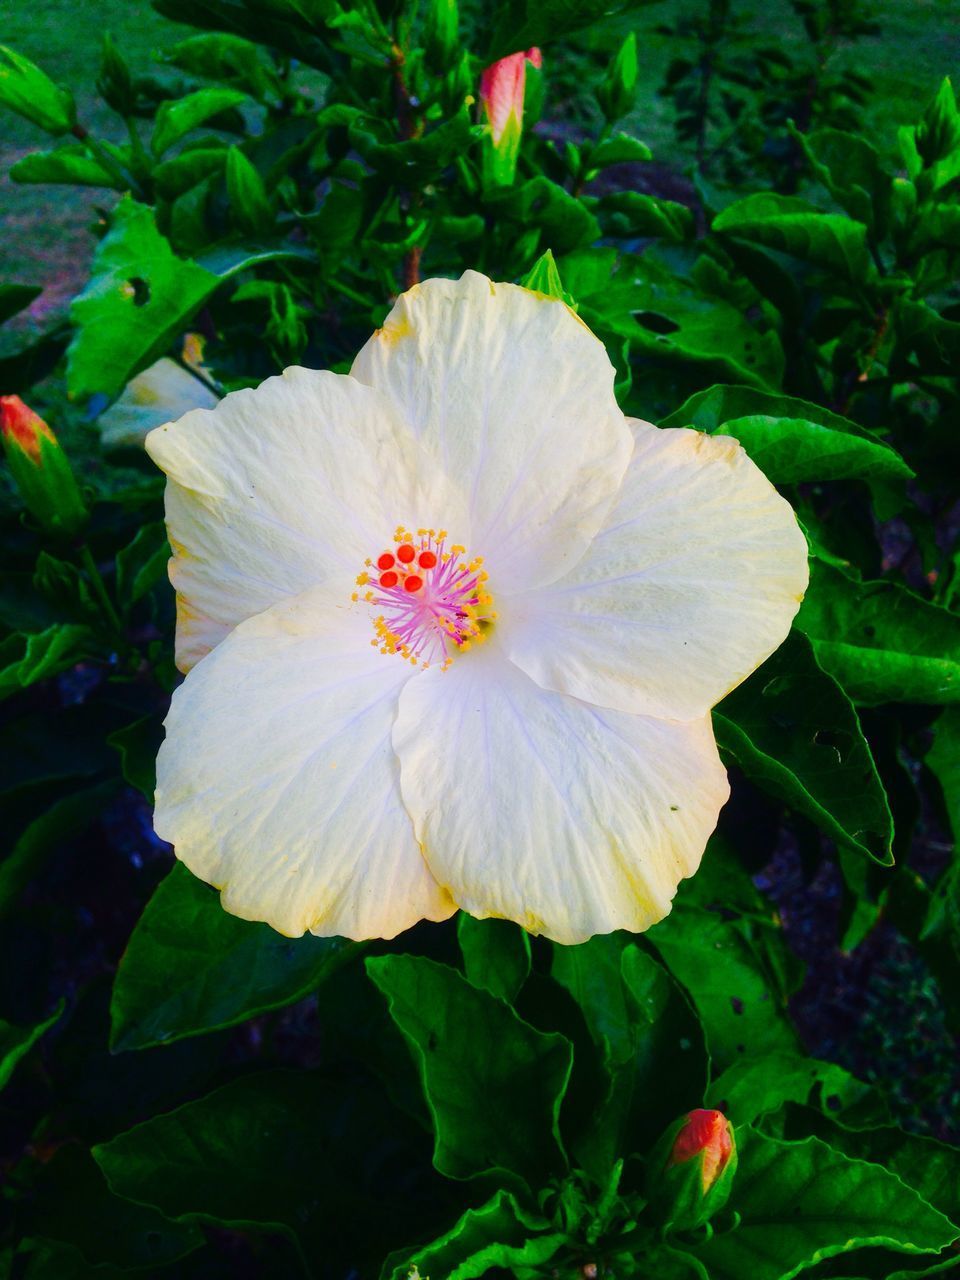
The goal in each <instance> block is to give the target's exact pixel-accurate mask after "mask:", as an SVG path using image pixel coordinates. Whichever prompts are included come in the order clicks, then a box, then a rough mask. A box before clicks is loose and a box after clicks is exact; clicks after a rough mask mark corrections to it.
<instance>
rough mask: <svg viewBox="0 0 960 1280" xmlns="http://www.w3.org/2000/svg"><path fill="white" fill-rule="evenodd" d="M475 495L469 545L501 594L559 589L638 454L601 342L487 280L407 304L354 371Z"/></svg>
mask: <svg viewBox="0 0 960 1280" xmlns="http://www.w3.org/2000/svg"><path fill="white" fill-rule="evenodd" d="M351 374H352V376H353V377H354V378H357V379H359V380H360V381H361V382H363V383H367V384H369V385H370V386H372V387H376V388H377V389H378V390H380V391H382V392H383V393H384V394H385V395H388V396H389V397H390V398H391V399H392V400H393V402H394V403H395V404H396V405H397V407H398V409H399V410H400V411H401V412H402V413H403V415H404V416H405V418H406V420H407V421H408V422H409V423H410V424H411V426H412V428H413V431H414V434H415V436H416V438H417V441H418V443H419V446H420V456H421V457H422V458H424V459H425V460H426V459H429V460H430V461H431V463H432V465H433V466H437V467H440V468H441V469H442V470H443V471H444V472H445V473H446V474H447V475H448V476H449V477H450V478H451V479H452V480H453V482H454V483H455V484H456V485H457V486H458V488H459V489H460V490H461V491H462V492H463V493H464V494H465V495H466V498H467V502H468V507H469V515H468V519H467V521H466V522H465V524H464V525H463V526H460V525H458V526H457V528H456V531H457V533H458V535H459V536H461V537H463V538H464V539H465V540H467V541H469V544H470V546H471V547H472V548H473V549H474V550H476V551H480V552H482V554H483V556H484V557H485V559H486V561H487V563H488V565H489V567H490V572H491V575H492V577H493V578H494V579H495V581H496V583H497V585H498V587H499V589H500V590H503V591H508V592H510V591H520V590H525V589H527V588H529V587H532V586H536V585H540V584H543V583H548V582H551V581H552V580H553V579H554V578H556V577H558V576H559V575H560V574H562V573H564V572H566V571H567V570H568V569H569V568H571V567H572V566H573V565H574V564H575V563H576V561H577V560H578V559H579V558H580V556H581V555H582V554H583V552H584V550H585V549H586V547H587V546H588V544H589V543H590V541H591V539H592V538H593V537H594V535H595V534H596V532H597V530H598V529H599V528H600V526H601V524H602V522H603V520H604V517H605V516H606V514H607V512H608V510H609V508H610V504H611V503H612V502H613V500H614V497H615V495H616V493H617V490H618V488H619V486H620V483H621V481H622V479H623V475H624V472H625V470H626V467H627V463H628V462H629V459H630V455H631V453H632V451H633V441H632V438H631V433H630V430H629V428H628V427H627V425H626V422H625V419H624V417H623V414H622V413H621V411H620V409H619V408H618V406H617V402H616V399H615V397H614V394H613V382H614V370H613V366H612V365H611V363H610V361H609V359H608V357H607V354H606V351H605V349H604V346H603V344H602V343H601V342H600V341H599V339H597V338H596V337H594V335H593V334H592V333H591V332H590V330H589V329H588V328H587V327H586V325H584V324H583V322H582V321H581V320H580V319H579V318H578V317H577V316H576V315H575V314H574V313H573V312H572V311H571V310H570V308H569V307H568V306H567V305H566V304H565V303H563V302H560V301H557V300H556V299H552V298H545V297H544V296H543V295H542V294H537V293H534V292H532V291H531V290H529V289H523V288H521V287H520V286H519V285H513V284H494V283H493V282H492V281H491V280H489V279H487V277H486V276H483V275H480V274H478V273H477V272H476V271H467V272H466V273H465V274H464V275H463V276H462V277H461V278H460V279H459V280H427V281H425V282H424V283H423V284H420V285H417V286H415V287H414V288H413V289H411V290H409V292H407V293H405V294H403V295H402V296H401V297H400V298H399V300H398V301H397V303H396V305H395V307H394V308H393V310H392V311H391V313H390V315H389V316H388V317H387V320H386V321H385V323H384V325H383V328H382V329H380V330H378V332H377V333H376V334H374V336H373V337H372V338H371V339H370V341H369V342H367V344H366V346H364V348H363V349H362V350H361V352H360V354H359V355H358V356H357V358H356V360H355V361H354V364H353V368H352V370H351Z"/></svg>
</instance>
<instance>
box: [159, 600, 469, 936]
mask: <svg viewBox="0 0 960 1280" xmlns="http://www.w3.org/2000/svg"><path fill="white" fill-rule="evenodd" d="M369 635H370V631H369V622H368V620H367V619H366V618H365V617H363V616H361V615H358V614H357V613H355V612H353V611H351V610H348V609H343V608H339V609H338V608H337V607H336V605H335V602H334V601H333V600H332V599H331V597H330V595H329V594H328V593H327V592H325V591H323V590H319V591H313V592H307V593H305V594H304V595H302V596H299V597H296V598H295V599H293V600H291V601H287V602H285V603H284V604H282V605H279V606H277V607H276V608H275V609H271V610H269V611H268V612H266V613H264V614H262V615H260V616H259V617H257V618H253V619H250V620H249V621H247V622H244V623H242V624H241V625H240V626H239V627H237V628H236V629H235V630H234V631H233V632H232V633H231V635H229V636H228V637H227V639H226V640H224V641H223V643H222V644H220V645H218V647H217V649H216V650H215V651H214V652H213V653H211V654H210V655H209V656H208V657H207V658H205V659H204V661H203V662H201V663H200V664H199V665H198V666H197V668H196V669H195V670H194V671H193V672H192V673H191V675H190V678H189V679H188V681H187V682H186V684H184V685H183V686H182V687H181V688H180V689H179V690H178V691H177V692H176V694H175V695H174V698H173V705H172V706H171V709H170V714H169V716H168V718H167V726H166V727H167V738H166V741H165V743H164V745H163V747H162V748H161V750H160V755H159V757H158V760H157V798H156V816H155V825H156V829H157V832H158V833H159V834H160V835H161V836H162V837H163V838H164V839H166V840H169V841H170V842H171V843H172V844H173V845H174V848H175V851H176V854H177V856H178V857H179V858H180V859H181V861H183V862H184V863H185V864H186V866H187V867H189V869H190V870H191V871H192V872H193V873H194V874H195V875H197V876H199V877H200V878H201V879H202V880H206V881H207V882H208V883H209V884H213V885H215V886H217V887H218V888H219V889H221V891H222V892H221V901H222V902H223V905H224V907H225V908H226V909H227V910H228V911H230V912H232V913H233V914H234V915H237V916H241V917H242V918H244V919H247V920H262V921H265V922H266V923H268V924H270V925H272V926H273V928H275V929H277V930H278V931H279V932H280V933H283V934H286V935H288V936H290V937H299V936H300V935H301V934H303V933H304V932H306V931H308V930H309V931H310V932H312V933H316V934H320V935H323V936H330V935H338V936H341V937H348V938H355V939H361V938H392V937H394V936H395V935H396V934H398V933H400V932H401V931H402V930H404V929H408V928H410V927H411V926H412V925H414V924H416V923H417V921H419V920H423V919H427V920H443V919H446V918H447V917H448V916H450V915H452V914H453V912H454V911H455V910H456V907H455V905H454V903H453V902H452V900H451V899H450V897H449V895H448V894H447V893H446V892H445V891H444V890H443V889H441V888H440V886H439V885H438V884H437V882H436V881H435V880H434V878H433V876H432V875H431V874H430V871H429V870H428V868H427V865H426V863H425V862H424V859H423V857H422V855H421V853H420V849H419V847H418V845H417V842H416V840H415V839H414V835H413V830H412V826H411V823H410V819H409V817H408V816H407V813H406V811H405V809H404V807H403V804H402V802H401V799H400V790H399V779H398V773H399V770H398V766H397V762H396V758H395V756H394V754H393V751H392V749H391V745H390V730H391V725H392V722H393V718H394V714H395V710H396V701H397V696H398V693H399V690H400V688H401V687H402V685H403V683H404V681H405V680H407V679H408V678H409V668H405V667H403V666H402V665H401V664H399V663H393V662H386V661H384V660H383V658H382V657H381V656H380V654H378V653H377V652H376V651H375V650H373V649H372V648H371V647H370V644H369Z"/></svg>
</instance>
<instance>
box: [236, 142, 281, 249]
mask: <svg viewBox="0 0 960 1280" xmlns="http://www.w3.org/2000/svg"><path fill="white" fill-rule="evenodd" d="M226 180H227V199H228V200H229V202H230V208H231V214H232V218H233V222H234V225H235V226H236V227H237V229H238V230H239V231H240V232H241V234H244V235H253V236H256V235H264V234H265V233H266V232H268V231H269V230H270V227H271V226H272V225H273V210H272V209H271V207H270V199H269V197H268V195H267V189H266V187H265V186H264V184H263V179H262V178H261V177H260V174H259V173H258V172H257V170H256V169H255V167H254V166H253V165H252V164H251V163H250V161H249V160H248V159H247V157H246V156H245V155H244V154H243V152H242V151H241V150H240V148H239V147H231V148H230V149H229V151H228V152H227V168H226Z"/></svg>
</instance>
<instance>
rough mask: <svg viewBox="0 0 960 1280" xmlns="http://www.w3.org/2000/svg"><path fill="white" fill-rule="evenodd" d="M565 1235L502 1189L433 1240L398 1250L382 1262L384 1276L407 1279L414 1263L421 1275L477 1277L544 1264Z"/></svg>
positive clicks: (456, 1278) (454, 1279)
mask: <svg viewBox="0 0 960 1280" xmlns="http://www.w3.org/2000/svg"><path fill="white" fill-rule="evenodd" d="M565 1240H566V1237H565V1236H564V1235H562V1234H561V1233H558V1232H555V1231H551V1230H550V1223H549V1222H548V1221H547V1219H546V1218H543V1217H541V1216H540V1215H539V1214H536V1213H531V1212H529V1211H528V1210H526V1209H524V1208H523V1207H522V1206H521V1205H520V1204H518V1202H517V1200H516V1198H515V1197H514V1196H513V1195H512V1194H511V1193H510V1192H509V1191H498V1192H497V1193H496V1194H495V1195H494V1196H492V1197H491V1198H490V1199H489V1200H488V1201H487V1202H486V1204H483V1205H481V1206H480V1207H479V1208H477V1209H468V1210H467V1212H466V1213H465V1214H464V1215H463V1217H462V1218H460V1220H459V1221H458V1222H457V1223H456V1225H455V1226H453V1227H451V1229H450V1230H449V1231H448V1232H446V1234H444V1235H442V1236H441V1237H440V1238H439V1239H438V1240H434V1241H433V1242H432V1244H428V1245H423V1246H421V1247H420V1248H417V1249H409V1250H398V1251H397V1253H395V1254H393V1255H392V1256H391V1257H390V1258H389V1259H388V1260H387V1262H386V1264H385V1265H384V1268H383V1271H382V1273H381V1276H382V1280H408V1278H409V1276H410V1272H411V1269H412V1268H414V1267H416V1269H417V1273H418V1274H419V1275H421V1276H423V1277H429V1276H442V1277H443V1280H476V1278H477V1277H480V1276H485V1275H487V1274H488V1272H489V1271H490V1270H491V1268H495V1267H498V1268H503V1269H504V1270H506V1271H510V1270H512V1269H513V1268H514V1267H540V1266H543V1265H544V1264H545V1263H547V1262H549V1260H550V1259H551V1258H552V1257H553V1255H554V1254H555V1253H556V1252H557V1250H558V1249H560V1248H562V1246H563V1244H564V1243H565Z"/></svg>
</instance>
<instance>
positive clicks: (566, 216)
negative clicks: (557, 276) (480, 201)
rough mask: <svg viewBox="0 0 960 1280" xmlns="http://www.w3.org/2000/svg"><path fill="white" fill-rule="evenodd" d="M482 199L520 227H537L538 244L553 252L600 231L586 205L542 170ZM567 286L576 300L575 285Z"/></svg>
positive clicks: (565, 250)
mask: <svg viewBox="0 0 960 1280" xmlns="http://www.w3.org/2000/svg"><path fill="white" fill-rule="evenodd" d="M485 199H486V203H487V207H488V209H489V211H490V213H491V215H492V216H494V217H507V218H511V219H514V220H515V221H517V222H519V223H521V224H522V225H523V226H524V227H539V228H540V229H541V232H542V235H541V245H542V247H543V248H544V249H552V250H553V252H554V253H557V254H559V253H568V252H569V251H570V250H572V249H576V248H578V247H579V246H580V245H583V244H589V243H590V241H591V240H595V239H596V238H597V236H598V235H599V234H600V228H599V225H598V223H597V220H596V218H595V217H594V215H593V214H592V213H591V212H590V210H589V209H588V208H587V207H586V205H584V204H583V202H582V201H580V200H578V199H577V198H576V197H575V196H572V195H571V194H570V193H569V192H568V191H566V190H564V188H563V187H561V186H559V184H558V183H556V182H551V181H550V179H549V178H547V177H545V176H544V175H543V174H538V175H537V177H535V178H528V179H527V181H526V182H519V183H517V185H516V186H513V187H507V188H504V189H502V190H494V191H491V192H489V193H488V194H487V195H486V197H485ZM564 279H566V276H564ZM567 287H568V289H569V290H570V292H571V293H572V294H573V295H574V297H575V298H577V300H578V301H579V300H580V298H579V295H578V293H577V291H576V289H572V288H570V286H569V284H568V285H567Z"/></svg>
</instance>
